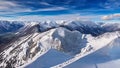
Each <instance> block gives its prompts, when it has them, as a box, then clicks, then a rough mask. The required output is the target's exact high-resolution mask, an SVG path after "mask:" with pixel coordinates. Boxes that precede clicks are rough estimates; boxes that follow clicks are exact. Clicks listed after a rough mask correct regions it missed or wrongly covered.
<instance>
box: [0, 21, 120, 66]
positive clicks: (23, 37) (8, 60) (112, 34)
mask: <svg viewBox="0 0 120 68" xmlns="http://www.w3.org/2000/svg"><path fill="white" fill-rule="evenodd" d="M7 24H8V23H7ZM16 24H20V25H21V23H16ZM16 24H15V25H16ZM90 24H92V25H90ZM2 25H3V24H2ZM22 25H23V26H22V27H20V28H19V29H17V31H15V32H13V33H15V35H14V36H15V37H14V40H12V41H10V42H9V43H8V44H7V45H5V44H4V45H5V46H6V47H5V48H4V50H3V51H2V52H0V67H2V68H5V67H8V68H13V67H15V68H16V67H20V68H23V67H26V66H29V65H30V64H31V63H34V61H36V60H37V58H39V57H41V56H43V55H44V54H46V53H47V52H49V50H51V49H55V50H57V51H59V52H61V53H64V54H66V55H69V56H71V59H68V60H66V61H64V62H61V63H59V64H56V65H53V66H51V67H53V68H62V67H66V66H68V65H70V64H72V63H74V62H75V61H77V60H79V59H81V58H82V57H85V56H87V55H89V54H91V53H94V52H96V51H97V50H99V49H101V48H104V47H106V46H114V44H115V45H119V40H117V39H118V38H119V37H120V31H119V27H117V28H115V27H114V26H113V27H112V25H110V26H111V27H109V29H107V28H105V27H106V25H102V26H101V25H99V24H96V23H93V22H89V21H85V22H83V21H71V22H65V21H62V23H61V22H60V24H59V22H50V21H49V22H42V23H41V22H30V23H24V22H22ZM89 25H90V26H89ZM10 26H11V24H10ZM117 26H119V24H117ZM103 27H104V28H105V29H103ZM107 27H108V26H107ZM111 28H115V30H112V31H109V30H110V29H111ZM4 37H6V36H4ZM114 41H116V43H114ZM117 50H118V49H117ZM110 54H111V55H114V54H113V52H111V53H110ZM115 54H116V53H115ZM38 68H39V67H38Z"/></svg>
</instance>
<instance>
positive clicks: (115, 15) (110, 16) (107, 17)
mask: <svg viewBox="0 0 120 68" xmlns="http://www.w3.org/2000/svg"><path fill="white" fill-rule="evenodd" d="M101 19H102V20H114V19H120V13H116V14H111V15H105V16H102V17H101Z"/></svg>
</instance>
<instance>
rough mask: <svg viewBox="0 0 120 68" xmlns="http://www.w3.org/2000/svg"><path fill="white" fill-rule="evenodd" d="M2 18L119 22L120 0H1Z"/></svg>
mask: <svg viewBox="0 0 120 68" xmlns="http://www.w3.org/2000/svg"><path fill="white" fill-rule="evenodd" d="M0 19H1V20H5V19H6V20H26V21H29V20H30V21H37V20H38V21H39V20H63V19H64V20H71V19H81V20H92V21H98V22H101V21H104V22H110V21H111V22H118V21H119V20H120V0H1V1H0Z"/></svg>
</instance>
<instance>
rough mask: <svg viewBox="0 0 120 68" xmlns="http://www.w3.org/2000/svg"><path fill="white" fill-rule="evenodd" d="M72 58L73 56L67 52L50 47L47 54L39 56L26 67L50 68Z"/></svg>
mask: <svg viewBox="0 0 120 68" xmlns="http://www.w3.org/2000/svg"><path fill="white" fill-rule="evenodd" d="M70 58H71V56H69V55H66V54H65V53H62V52H59V51H57V50H55V49H50V50H49V51H48V52H47V53H46V54H44V55H43V56H41V57H39V58H38V59H37V60H36V61H34V62H33V63H31V64H30V65H28V66H27V67H26V68H49V67H51V66H54V65H56V64H59V63H62V62H63V61H66V60H68V59H70Z"/></svg>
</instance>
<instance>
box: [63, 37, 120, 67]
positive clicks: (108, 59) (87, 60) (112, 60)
mask: <svg viewBox="0 0 120 68" xmlns="http://www.w3.org/2000/svg"><path fill="white" fill-rule="evenodd" d="M119 54H120V38H119V37H118V38H116V39H114V40H113V41H111V42H110V43H109V44H108V45H106V46H105V47H103V48H101V49H99V50H97V51H96V52H94V53H92V54H90V55H87V56H85V57H83V58H81V59H79V60H78V61H76V62H75V63H72V64H70V65H68V66H66V67H65V68H74V67H76V68H105V67H106V68H112V67H115V68H119V67H120V56H119Z"/></svg>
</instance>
